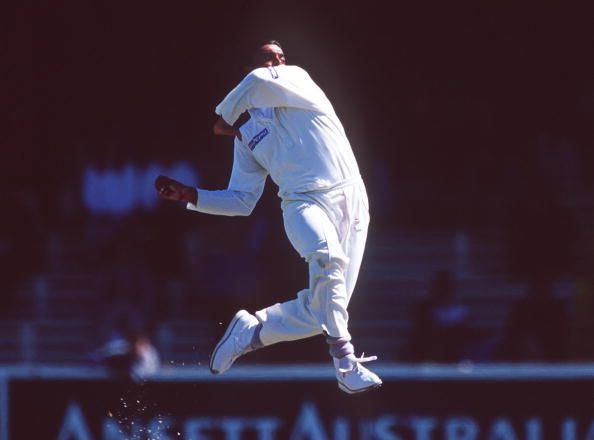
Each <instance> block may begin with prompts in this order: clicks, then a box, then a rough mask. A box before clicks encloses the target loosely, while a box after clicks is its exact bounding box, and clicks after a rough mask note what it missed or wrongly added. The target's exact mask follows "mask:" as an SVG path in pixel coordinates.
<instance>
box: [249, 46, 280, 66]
mask: <svg viewBox="0 0 594 440" xmlns="http://www.w3.org/2000/svg"><path fill="white" fill-rule="evenodd" d="M253 64H254V68H255V67H270V66H278V65H280V64H285V54H284V53H283V50H282V49H281V48H280V47H278V46H277V45H276V44H265V45H264V46H262V47H260V48H259V49H258V50H257V51H256V53H255V54H254V58H253Z"/></svg>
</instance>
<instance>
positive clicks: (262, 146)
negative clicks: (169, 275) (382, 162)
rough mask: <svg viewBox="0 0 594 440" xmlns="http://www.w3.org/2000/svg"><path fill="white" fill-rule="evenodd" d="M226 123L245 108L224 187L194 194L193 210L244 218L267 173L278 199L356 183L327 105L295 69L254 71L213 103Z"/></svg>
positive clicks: (355, 171)
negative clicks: (217, 101) (215, 103)
mask: <svg viewBox="0 0 594 440" xmlns="http://www.w3.org/2000/svg"><path fill="white" fill-rule="evenodd" d="M215 111H216V113H217V114H219V115H220V116H221V117H222V118H223V119H224V120H225V121H226V122H227V123H228V124H230V125H232V124H233V123H235V121H236V120H237V119H238V118H239V116H240V115H241V114H242V113H243V112H245V111H249V113H250V116H251V119H250V120H249V121H248V122H247V123H245V124H244V125H242V126H241V127H240V131H241V134H242V140H241V141H240V140H239V139H235V154H234V162H233V170H232V173H231V179H230V182H229V186H228V188H227V189H226V190H220V191H208V190H204V189H198V205H197V206H196V205H193V204H188V209H193V210H197V211H200V212H205V213H209V214H221V215H248V214H249V213H250V212H251V211H252V209H253V207H254V206H255V204H256V202H257V201H258V199H259V198H260V196H261V194H262V191H263V188H264V183H265V180H266V176H267V175H268V174H269V175H270V177H271V178H272V180H273V181H274V182H275V183H276V184H277V185H278V187H279V196H280V197H281V198H283V199H286V198H287V197H290V195H291V194H294V193H304V192H310V191H324V190H328V189H332V188H334V187H337V186H339V185H341V184H343V183H344V182H348V181H350V180H353V179H357V178H359V168H358V166H357V162H356V160H355V157H354V155H353V152H352V149H351V146H350V144H349V141H348V139H347V137H346V134H345V132H344V129H343V127H342V124H341V123H340V121H339V119H338V117H337V116H336V113H335V112H334V109H333V108H332V105H331V104H330V101H329V100H328V98H327V97H326V95H325V94H324V92H323V91H322V90H321V89H320V88H319V87H318V86H317V85H316V84H315V83H314V81H313V80H312V79H311V77H310V76H309V75H308V73H307V72H306V71H305V70H303V69H302V68H300V67H297V66H286V65H281V66H275V67H268V68H267V67H263V68H258V69H255V70H254V71H252V72H251V73H250V74H248V75H247V76H246V77H245V78H244V79H243V80H242V81H241V82H240V83H239V84H238V85H237V87H235V88H234V89H233V90H232V91H231V92H230V93H229V94H228V95H227V96H226V97H225V99H224V100H223V101H222V102H221V103H220V104H219V105H218V106H217V108H216V110H215Z"/></svg>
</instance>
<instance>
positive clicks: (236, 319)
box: [208, 310, 247, 374]
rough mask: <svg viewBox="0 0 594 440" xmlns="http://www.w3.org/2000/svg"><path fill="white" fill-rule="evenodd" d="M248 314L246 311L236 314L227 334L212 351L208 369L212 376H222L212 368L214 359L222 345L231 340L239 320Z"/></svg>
mask: <svg viewBox="0 0 594 440" xmlns="http://www.w3.org/2000/svg"><path fill="white" fill-rule="evenodd" d="M245 313H247V312H246V311H245V310H240V311H239V312H237V313H236V314H235V316H234V317H233V319H232V320H231V322H230V323H229V325H228V326H227V330H226V331H225V334H224V335H223V337H222V338H221V340H220V341H219V343H218V344H217V345H216V346H215V348H214V350H213V351H212V354H211V355H210V362H209V364H208V368H209V369H210V372H211V373H212V374H221V372H220V371H218V370H215V369H214V368H213V366H212V363H213V361H214V358H215V357H216V355H217V351H218V350H219V348H221V345H223V344H224V343H225V342H227V339H229V336H231V333H233V329H234V328H235V326H236V325H237V323H238V322H239V319H240V318H241V317H242V316H243V315H244V314H245Z"/></svg>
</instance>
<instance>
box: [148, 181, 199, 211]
mask: <svg viewBox="0 0 594 440" xmlns="http://www.w3.org/2000/svg"><path fill="white" fill-rule="evenodd" d="M155 188H156V189H157V192H158V193H159V196H160V197H161V198H163V199H167V200H173V201H175V202H190V203H193V204H194V205H195V204H197V203H198V191H196V189H195V188H192V187H191V186H187V185H184V184H183V183H180V182H178V181H177V180H173V179H171V178H170V177H167V176H159V177H157V178H156V179H155Z"/></svg>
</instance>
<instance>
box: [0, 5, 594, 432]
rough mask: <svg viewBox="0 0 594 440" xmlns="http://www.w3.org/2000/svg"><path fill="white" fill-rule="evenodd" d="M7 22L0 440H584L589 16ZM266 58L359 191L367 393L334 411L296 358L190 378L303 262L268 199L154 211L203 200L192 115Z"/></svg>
mask: <svg viewBox="0 0 594 440" xmlns="http://www.w3.org/2000/svg"><path fill="white" fill-rule="evenodd" d="M3 9H4V10H5V13H3V14H2V17H1V18H0V24H1V27H0V32H1V35H2V46H1V53H2V55H3V57H2V58H3V60H4V62H3V69H2V70H3V72H2V75H1V77H0V84H1V87H2V106H1V108H0V111H1V112H2V118H1V119H0V120H1V124H2V132H3V135H2V160H1V161H0V169H1V179H2V188H3V191H2V192H1V193H0V200H1V202H2V203H1V206H2V215H1V216H0V224H1V226H2V227H1V228H0V270H1V274H2V286H1V291H2V301H1V302H0V363H1V364H0V438H1V439H8V438H11V439H30V438H38V439H45V438H47V439H53V438H58V439H60V440H66V439H90V438H94V439H109V440H121V439H127V438H135V439H145V438H147V439H148V438H155V439H157V438H158V439H170V438H171V439H173V438H187V439H204V438H228V439H240V438H241V439H243V438H259V439H260V438H261V439H273V438H279V439H282V438H291V439H295V440H296V439H301V438H304V439H305V438H307V439H309V438H311V439H316V440H317V439H334V440H342V439H347V440H348V439H357V438H361V439H376V438H377V439H384V438H385V439H390V438H394V439H396V438H398V439H400V438H402V439H407V438H414V439H434V438H435V439H438V438H444V439H451V440H453V439H457V440H467V439H483V438H485V439H487V438H488V439H493V440H495V439H506V440H507V439H529V440H537V439H541V438H542V439H545V438H546V439H549V438H550V439H563V440H582V439H590V440H592V439H594V338H593V335H594V276H593V270H592V269H593V268H594V233H593V231H594V229H593V226H594V173H593V171H594V153H593V151H594V150H593V148H592V147H593V145H594V130H593V126H594V124H593V123H594V119H593V117H594V82H593V81H592V79H593V78H594V63H593V62H592V41H593V37H594V27H593V26H592V20H591V14H589V13H588V11H587V8H581V7H579V6H578V4H577V2H576V3H571V2H570V3H564V4H561V3H559V4H557V5H553V4H552V3H551V4H548V3H543V4H538V3H535V2H534V3H533V2H506V1H503V2H490V1H488V2H482V3H476V2H460V3H458V2H456V4H451V3H447V4H446V3H437V2H436V3H435V4H426V3H402V4H398V3H397V4H394V5H392V7H390V8H388V6H387V5H386V4H384V3H382V2H373V1H372V2H366V3H361V2H351V1H347V2H338V1H328V2H323V3H322V2H313V1H309V0H307V1H304V2H298V3H297V2H295V3H294V4H291V3H289V2H271V1H268V0H266V1H237V2H225V3H222V2H221V3H220V4H219V3H214V2H209V3H202V2H189V1H187V2H172V3H168V4H165V3H156V2H155V3H152V2H148V3H140V2H138V3H136V2H130V3H129V2H100V1H95V0H84V1H80V0H79V1H68V0H60V1H56V2H19V3H15V4H12V5H5V6H3ZM270 38H275V39H277V40H279V41H280V42H281V43H282V44H283V47H284V49H285V53H286V55H287V60H288V62H289V63H294V64H298V65H301V66H303V67H304V68H306V69H307V70H308V71H309V72H310V74H311V75H312V77H313V78H314V79H315V80H316V82H318V83H319V84H320V86H321V87H322V88H323V89H324V90H325V92H326V94H327V95H328V96H329V98H330V99H331V101H332V102H333V104H334V106H335V109H336V111H337V113H338V115H339V117H340V118H341V120H342V122H343V124H344V126H345V128H346V131H347V134H348V135H349V138H350V140H351V143H352V145H353V148H354V150H355V153H356V155H357V157H358V159H359V162H360V167H361V170H362V174H363V177H364V179H365V181H366V184H367V187H368V192H369V197H370V203H371V215H372V224H371V229H370V235H369V242H368V246H367V251H366V252H367V253H366V257H365V261H364V263H363V268H362V271H361V275H360V281H359V284H358V288H357V291H356V293H355V295H354V297H353V300H352V303H351V306H350V313H351V327H352V333H353V335H354V338H355V343H356V346H357V347H358V349H359V350H365V352H366V353H368V354H377V355H378V356H379V358H380V363H379V365H378V367H377V370H378V371H379V372H380V373H382V374H383V375H384V377H385V378H386V385H385V386H384V388H383V389H382V390H380V391H379V392H377V393H372V394H369V395H368V396H364V397H363V396H359V398H358V400H352V398H351V397H349V396H342V395H340V393H339V392H338V391H337V390H336V386H335V384H334V383H333V381H332V374H333V373H332V370H331V368H330V367H329V366H328V365H326V361H327V354H326V347H325V344H324V342H323V340H322V339H320V338H313V339H311V340H306V341H302V342H298V343H294V344H286V345H283V344H280V345H278V346H274V347H270V348H267V349H266V350H263V351H260V352H256V353H253V354H251V355H249V357H250V359H249V362H248V359H247V358H246V360H245V361H244V362H241V364H240V365H238V368H237V372H235V373H233V374H232V375H231V376H230V377H229V378H227V379H218V380H213V379H212V378H211V377H210V376H209V374H208V372H207V367H206V364H207V362H208V354H209V352H210V349H211V347H212V345H213V344H214V342H215V341H216V339H217V338H218V337H219V336H220V334H221V332H222V331H223V330H224V326H225V325H226V323H227V321H228V320H229V318H230V317H231V316H232V314H233V313H234V312H235V310H236V309H238V308H240V307H245V308H248V309H249V310H257V309H258V308H261V307H264V306H267V305H269V304H271V303H273V302H277V301H282V300H284V299H288V298H290V297H292V296H293V295H294V292H296V291H297V290H299V289H300V288H301V287H302V285H303V284H304V283H305V282H306V275H307V274H306V267H305V265H304V264H303V263H302V262H301V261H300V259H299V257H298V255H297V254H296V253H295V252H294V251H293V250H292V249H291V247H290V244H289V242H288V240H287V239H286V238H285V236H284V232H283V230H282V222H281V215H280V209H279V206H278V202H277V198H276V194H275V191H274V188H272V187H269V188H267V191H266V192H265V194H264V196H263V198H262V200H261V201H260V203H259V205H258V207H257V208H256V210H255V212H254V214H253V215H252V216H251V217H249V218H215V217H209V216H206V215H199V214H195V213H190V212H186V211H184V209H183V207H180V206H172V205H167V204H165V203H160V202H159V201H158V200H157V198H156V197H155V194H154V191H153V186H152V182H153V180H154V178H155V177H156V176H157V175H158V174H169V175H171V176H173V177H176V176H177V177H178V178H180V179H181V180H183V181H186V182H188V183H191V182H194V183H195V184H197V185H200V186H203V187H206V188H209V189H216V188H223V187H225V185H226V183H227V179H228V177H229V172H230V167H231V163H232V148H231V143H230V141H229V139H219V138H215V136H213V135H212V134H211V133H212V131H211V126H212V124H213V123H214V120H215V117H214V116H215V115H214V107H215V105H216V104H217V103H218V102H219V100H220V99H221V98H222V97H223V96H224V95H225V93H226V92H227V91H228V90H229V89H230V88H231V87H232V86H233V85H234V84H235V83H236V82H238V81H239V80H240V79H241V77H242V75H243V73H244V72H243V70H242V69H243V66H245V65H246V63H247V56H246V54H248V53H249V50H250V49H251V48H252V47H254V45H255V44H256V43H258V42H260V41H262V40H265V39H270ZM135 356H136V357H140V358H141V359H143V360H144V364H143V363H140V364H138V363H136V364H135V363H134V359H136V357H135ZM156 365H159V367H158V368H153V367H155V366H156ZM130 368H132V376H133V377H132V379H130V378H129V377H128V376H130V373H131V370H130ZM153 369H156V373H155V374H154V375H151V376H150V377H151V378H150V379H148V382H147V383H146V384H144V385H143V384H142V381H141V380H140V379H139V378H142V377H144V375H145V373H147V374H148V373H150V372H151V371H152V370H153ZM304 384H305V386H304ZM255 395H258V396H260V399H259V400H257V402H256V401H255V400H254V399H255V397H254V396H255ZM229 396H233V398H231V399H230V398H229ZM267 396H268V397H270V398H267ZM272 396H274V399H272ZM124 401H127V402H128V403H127V404H126V405H124V403H122V402H124ZM136 402H138V403H136ZM132 406H133V407H134V408H132ZM232 416H233V417H236V419H233V418H232ZM31 419H34V420H35V419H36V420H37V423H31V421H30V420H31ZM238 420H239V421H238ZM132 421H136V422H135V423H136V425H135V426H134V423H131V422H132ZM139 427H140V428H139ZM151 427H152V428H151ZM149 429H150V430H151V432H149Z"/></svg>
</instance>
